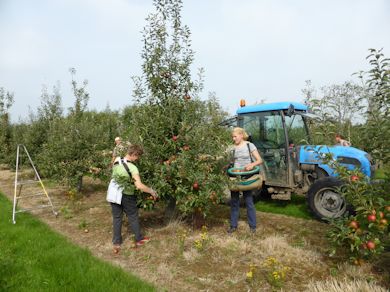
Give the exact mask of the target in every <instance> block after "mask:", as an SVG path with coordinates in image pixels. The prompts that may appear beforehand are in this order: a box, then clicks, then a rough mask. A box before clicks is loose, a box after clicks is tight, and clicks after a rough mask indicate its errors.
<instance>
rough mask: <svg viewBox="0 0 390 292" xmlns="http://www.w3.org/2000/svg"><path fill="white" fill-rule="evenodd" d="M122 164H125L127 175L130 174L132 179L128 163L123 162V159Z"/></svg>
mask: <svg viewBox="0 0 390 292" xmlns="http://www.w3.org/2000/svg"><path fill="white" fill-rule="evenodd" d="M121 163H122V164H123V167H124V168H125V169H126V171H127V173H128V174H129V177H130V178H132V176H131V173H130V170H129V167H128V166H127V163H126V162H124V161H123V158H121Z"/></svg>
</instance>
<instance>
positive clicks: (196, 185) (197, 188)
mask: <svg viewBox="0 0 390 292" xmlns="http://www.w3.org/2000/svg"><path fill="white" fill-rule="evenodd" d="M192 188H193V189H194V190H195V191H197V190H199V184H198V182H197V181H196V182H194V184H193V185H192Z"/></svg>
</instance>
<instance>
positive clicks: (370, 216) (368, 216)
mask: <svg viewBox="0 0 390 292" xmlns="http://www.w3.org/2000/svg"><path fill="white" fill-rule="evenodd" d="M367 220H368V222H375V221H376V216H375V215H374V214H370V215H367Z"/></svg>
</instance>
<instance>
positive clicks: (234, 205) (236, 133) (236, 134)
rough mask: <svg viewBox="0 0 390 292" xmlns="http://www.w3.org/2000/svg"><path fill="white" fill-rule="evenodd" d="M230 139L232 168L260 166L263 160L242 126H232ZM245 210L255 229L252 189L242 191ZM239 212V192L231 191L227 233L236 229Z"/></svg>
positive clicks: (249, 222) (252, 230)
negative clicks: (232, 144) (231, 141)
mask: <svg viewBox="0 0 390 292" xmlns="http://www.w3.org/2000/svg"><path fill="white" fill-rule="evenodd" d="M232 139H233V143H234V150H233V160H234V165H233V167H234V168H238V169H242V170H243V171H251V170H253V169H254V168H255V167H256V166H260V165H261V164H262V163H263V160H262V159H261V157H260V154H259V152H258V151H257V148H256V146H255V145H254V144H253V143H250V142H248V141H246V140H247V139H248V134H247V133H246V132H245V130H244V129H242V128H239V127H237V128H234V129H233V131H232ZM242 193H243V196H244V199H245V205H246V210H247V217H248V224H249V228H250V231H251V232H252V233H254V232H255V231H256V209H255V205H254V202H253V194H252V190H248V191H242ZM239 212H240V192H239V191H231V201H230V228H229V230H228V233H233V232H235V231H236V230H237V225H238V217H239Z"/></svg>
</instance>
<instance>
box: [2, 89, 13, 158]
mask: <svg viewBox="0 0 390 292" xmlns="http://www.w3.org/2000/svg"><path fill="white" fill-rule="evenodd" d="M13 103H14V95H13V94H12V93H10V92H8V91H7V92H6V90H5V89H4V88H3V87H0V145H1V148H0V149H1V150H0V162H3V163H9V159H8V158H9V156H10V153H11V152H12V149H11V138H12V137H11V124H10V119H9V109H10V108H11V106H12V105H13Z"/></svg>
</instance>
